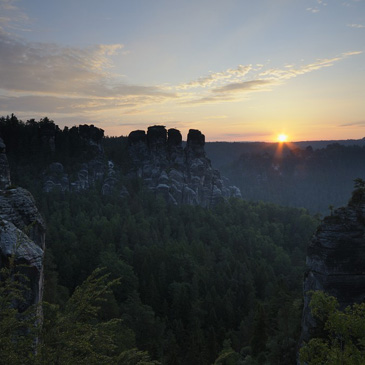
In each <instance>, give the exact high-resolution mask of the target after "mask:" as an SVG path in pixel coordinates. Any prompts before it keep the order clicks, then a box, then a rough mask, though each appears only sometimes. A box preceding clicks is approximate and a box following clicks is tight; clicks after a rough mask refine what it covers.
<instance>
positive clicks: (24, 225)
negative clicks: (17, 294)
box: [0, 139, 46, 310]
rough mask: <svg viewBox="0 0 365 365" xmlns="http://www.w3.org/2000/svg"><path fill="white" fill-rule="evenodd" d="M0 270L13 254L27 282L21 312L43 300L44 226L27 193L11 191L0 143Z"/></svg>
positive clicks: (31, 198)
mask: <svg viewBox="0 0 365 365" xmlns="http://www.w3.org/2000/svg"><path fill="white" fill-rule="evenodd" d="M0 162H1V166H0V181H1V186H0V267H2V266H4V265H6V264H7V262H8V258H9V256H11V255H13V254H15V265H17V264H22V265H24V264H25V266H23V267H22V268H21V272H22V273H23V274H24V275H26V276H27V278H28V279H29V288H30V290H29V291H27V292H26V293H25V296H26V298H25V302H24V303H21V305H20V308H19V309H21V310H24V309H26V308H27V307H29V306H30V305H32V304H37V303H38V302H39V301H40V300H41V299H42V293H43V253H44V248H45V231H46V229H45V224H44V221H43V219H42V217H41V215H40V214H39V212H38V209H37V207H36V205H35V202H34V199H33V197H32V195H31V194H30V193H29V191H27V190H25V189H22V188H16V189H15V188H12V187H11V185H10V173H9V166H8V163H7V159H6V155H5V145H4V144H3V141H2V140H1V139H0Z"/></svg>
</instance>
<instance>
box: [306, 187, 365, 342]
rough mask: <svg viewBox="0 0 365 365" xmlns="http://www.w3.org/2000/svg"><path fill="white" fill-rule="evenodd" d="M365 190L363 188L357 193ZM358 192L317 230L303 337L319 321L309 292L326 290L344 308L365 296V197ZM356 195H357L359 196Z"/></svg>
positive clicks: (312, 244)
mask: <svg viewBox="0 0 365 365" xmlns="http://www.w3.org/2000/svg"><path fill="white" fill-rule="evenodd" d="M358 192H360V193H361V190H359V191H357V192H356V191H355V193H358ZM363 195H364V194H362V193H361V194H360V198H359V194H357V195H356V194H355V195H354V196H353V199H352V200H351V201H350V203H349V205H348V206H347V207H344V208H339V209H337V210H335V211H334V212H333V214H332V215H331V216H329V217H326V218H325V219H324V220H323V222H322V224H321V225H320V226H319V228H318V229H317V232H316V233H315V234H314V236H313V238H312V240H311V242H310V244H309V247H308V254H307V273H306V276H305V279H304V310H303V319H302V340H305V341H307V340H308V339H309V338H310V336H311V334H312V333H313V331H314V330H315V326H316V323H315V321H314V319H313V317H312V316H311V313H310V308H309V301H310V297H309V295H308V294H307V293H308V291H310V290H322V291H324V292H325V293H328V294H329V295H332V296H335V297H336V298H337V299H338V302H339V304H340V307H341V309H344V308H345V307H346V306H348V305H352V304H354V303H361V302H363V301H364V300H365V199H364V198H363ZM356 196H357V198H356V199H354V197H356Z"/></svg>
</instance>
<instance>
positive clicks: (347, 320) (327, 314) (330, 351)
mask: <svg viewBox="0 0 365 365" xmlns="http://www.w3.org/2000/svg"><path fill="white" fill-rule="evenodd" d="M310 307H311V311H312V315H313V317H314V318H315V319H317V320H318V325H322V326H323V331H322V334H323V335H322V336H321V337H316V338H312V339H311V340H310V341H309V342H308V344H305V345H304V346H303V347H302V349H301V350H300V361H301V362H302V363H303V364H304V363H306V364H308V365H316V364H343V365H361V364H364V363H365V303H362V304H354V305H353V306H352V307H347V308H346V309H345V310H344V311H341V310H339V309H338V302H337V300H336V298H334V297H332V296H329V295H327V294H325V293H323V292H321V291H316V292H313V293H312V299H311V302H310Z"/></svg>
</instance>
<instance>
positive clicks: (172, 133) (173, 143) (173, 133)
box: [167, 128, 182, 149]
mask: <svg viewBox="0 0 365 365" xmlns="http://www.w3.org/2000/svg"><path fill="white" fill-rule="evenodd" d="M167 136H168V137H167V145H168V148H169V149H171V148H174V147H181V143H182V136H181V133H180V131H179V130H177V129H175V128H170V129H169V130H168V131H167Z"/></svg>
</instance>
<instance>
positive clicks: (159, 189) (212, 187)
mask: <svg viewBox="0 0 365 365" xmlns="http://www.w3.org/2000/svg"><path fill="white" fill-rule="evenodd" d="M128 142H129V154H130V157H131V160H132V163H133V166H134V168H133V171H132V175H135V176H138V177H141V178H142V179H143V180H144V181H145V183H146V184H147V186H148V187H149V189H151V190H152V191H154V192H156V193H158V194H161V195H163V196H164V197H165V198H166V200H167V201H169V202H170V203H172V204H191V205H202V206H204V207H209V206H212V205H214V204H216V203H217V202H218V201H219V200H220V199H222V198H228V197H231V196H234V197H240V196H241V193H240V191H239V189H238V188H237V187H235V186H227V180H226V181H225V180H224V179H223V178H222V177H221V176H220V173H219V172H218V171H217V170H214V169H213V168H212V166H211V162H210V160H209V159H208V158H207V156H206V154H205V149H204V145H205V137H204V135H203V134H202V133H201V132H200V131H198V130H194V129H190V131H189V134H188V138H187V143H186V147H185V148H183V147H182V136H181V133H180V132H179V131H178V130H176V129H169V130H168V131H167V130H166V128H165V127H164V126H153V127H149V128H148V131H147V133H145V131H141V130H137V131H133V132H131V133H130V134H129V137H128Z"/></svg>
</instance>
